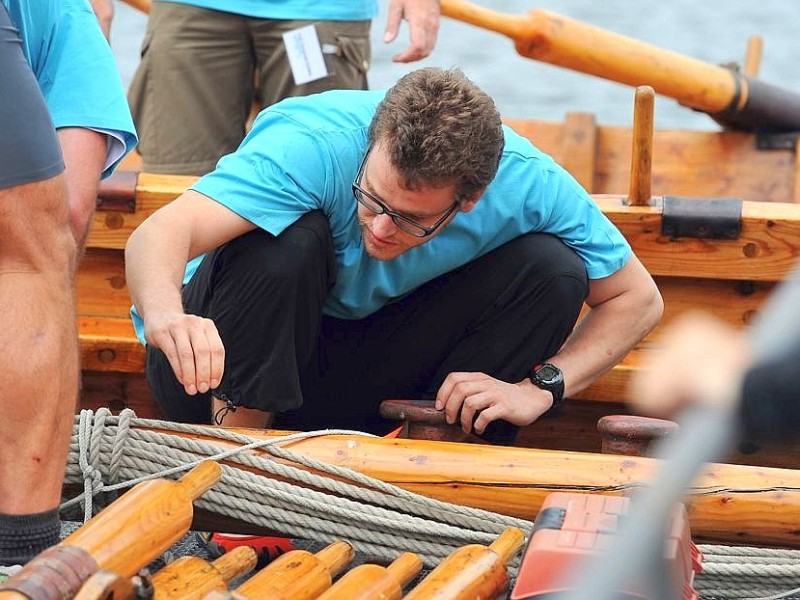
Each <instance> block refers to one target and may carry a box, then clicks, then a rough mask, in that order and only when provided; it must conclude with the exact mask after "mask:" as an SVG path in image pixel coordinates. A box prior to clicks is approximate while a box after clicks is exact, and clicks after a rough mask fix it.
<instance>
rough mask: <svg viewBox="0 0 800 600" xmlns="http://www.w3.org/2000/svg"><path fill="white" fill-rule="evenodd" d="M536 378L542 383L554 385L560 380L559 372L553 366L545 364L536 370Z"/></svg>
mask: <svg viewBox="0 0 800 600" xmlns="http://www.w3.org/2000/svg"><path fill="white" fill-rule="evenodd" d="M536 377H537V378H538V379H539V380H540V381H542V382H543V383H555V382H557V381H558V380H559V379H561V372H560V371H559V370H558V369H556V368H555V367H554V366H553V365H549V364H545V365H542V366H541V367H539V369H537V371H536Z"/></svg>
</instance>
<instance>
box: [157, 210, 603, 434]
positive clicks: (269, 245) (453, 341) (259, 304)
mask: <svg viewBox="0 0 800 600" xmlns="http://www.w3.org/2000/svg"><path fill="white" fill-rule="evenodd" d="M335 277H336V273H335V261H334V252H333V241H332V238H331V233H330V229H329V227H328V221H327V219H326V218H325V216H324V215H323V214H322V213H320V212H312V213H309V214H307V215H305V216H304V217H303V218H301V219H300V220H299V221H298V222H297V223H295V224H294V225H293V226H292V227H290V228H288V229H287V230H286V231H284V233H283V234H281V235H280V236H278V237H274V236H272V235H270V234H268V233H266V232H264V231H262V230H255V231H252V232H250V233H248V234H245V235H243V236H241V237H239V238H237V239H235V240H232V241H231V242H229V243H227V244H225V245H223V246H220V247H219V248H217V249H216V250H215V251H214V252H211V253H209V254H208V255H207V256H206V257H205V259H204V260H203V262H202V263H201V265H200V267H199V269H198V271H197V273H196V274H195V276H194V277H193V278H192V281H191V282H190V283H189V284H187V285H186V286H185V288H184V290H183V301H184V307H185V310H186V311H187V312H188V313H191V314H198V315H202V316H205V317H208V318H211V319H213V320H214V322H215V323H216V325H217V328H218V330H219V332H220V335H221V337H222V341H223V343H224V344H225V348H226V357H225V373H224V376H223V379H222V382H221V384H220V386H219V387H218V388H217V389H216V390H215V391H214V395H215V396H217V397H220V398H227V399H228V400H230V401H231V402H233V403H234V404H235V405H237V406H245V407H249V408H257V409H260V410H264V411H268V412H274V413H277V420H276V423H275V424H276V426H280V427H286V428H290V429H301V430H307V429H320V428H327V427H345V428H351V429H359V430H364V431H371V432H373V433H385V432H387V431H389V430H390V429H391V428H392V427H393V426H396V423H388V422H384V420H383V419H382V418H381V417H380V416H379V415H378V406H379V404H380V402H381V401H382V400H385V399H387V398H431V399H432V398H434V397H435V395H436V392H437V390H438V389H439V387H440V386H441V384H442V382H443V381H444V379H445V377H446V376H447V375H448V374H449V373H451V372H454V371H472V372H475V371H477V372H483V373H486V374H488V375H491V376H493V377H496V378H498V379H501V380H504V381H509V382H516V381H520V380H522V379H523V378H524V377H525V376H526V374H527V373H528V372H529V371H530V369H531V368H532V367H533V366H534V365H536V364H537V363H538V362H540V361H542V360H544V359H546V358H549V357H550V356H552V355H553V354H555V353H556V352H557V351H558V349H559V348H560V346H561V345H562V344H563V342H564V340H565V339H566V337H567V336H568V335H569V333H570V332H571V330H572V328H573V327H574V325H575V322H576V320H577V317H578V315H579V313H580V309H581V306H582V305H583V300H584V299H585V297H586V294H587V292H588V281H587V277H586V272H585V268H584V265H583V262H582V261H581V260H580V258H579V257H578V256H577V255H576V254H575V253H574V252H573V251H572V250H571V249H569V248H568V247H567V246H565V245H564V244H563V243H562V242H561V241H559V240H558V239H557V238H555V237H553V236H550V235H546V234H530V235H525V236H522V237H520V238H517V239H515V240H513V241H511V242H509V243H507V244H505V245H504V246H501V247H500V248H498V249H496V250H494V251H492V252H490V253H488V254H486V255H484V256H482V257H481V258H479V259H477V260H475V261H473V262H471V263H469V264H467V265H465V266H463V267H461V268H459V269H456V270H454V271H451V272H449V273H446V274H444V275H442V276H440V277H438V278H436V279H434V280H432V281H430V282H428V283H426V284H424V285H422V286H420V287H419V288H417V289H416V290H414V291H413V292H412V293H410V294H408V295H406V296H405V297H403V298H401V299H399V300H397V301H395V302H393V303H391V304H389V305H387V306H385V307H384V308H382V309H381V310H379V311H377V312H376V313H374V314H372V315H369V316H368V317H365V318H363V319H358V320H346V319H336V318H333V317H329V316H323V315H322V307H323V305H324V303H325V299H326V297H327V293H328V291H329V289H330V288H331V287H332V285H333V284H334V283H335ZM147 378H148V381H149V383H150V386H151V388H152V390H153V392H154V395H155V397H156V399H157V401H158V403H159V405H160V406H161V408H162V410H163V411H164V412H165V414H166V415H167V417H168V418H170V419H172V420H176V421H184V422H194V423H208V422H210V418H211V413H210V400H211V397H210V394H198V395H196V396H188V395H186V393H185V392H184V391H183V387H182V386H181V385H180V384H179V383H178V382H177V380H176V378H175V376H174V374H173V372H172V369H171V368H170V366H169V363H168V362H167V360H166V358H165V357H164V355H163V353H161V351H160V350H156V349H152V348H148V353H147ZM515 434H516V428H515V427H513V426H511V425H510V424H508V423H504V422H501V423H497V424H493V425H492V426H490V428H489V429H487V432H486V434H485V436H484V437H486V438H487V440H489V441H494V442H497V443H507V442H510V441H513V438H514V436H515Z"/></svg>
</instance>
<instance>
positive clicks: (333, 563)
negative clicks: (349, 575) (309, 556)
mask: <svg viewBox="0 0 800 600" xmlns="http://www.w3.org/2000/svg"><path fill="white" fill-rule="evenodd" d="M355 555H356V554H355V551H354V550H353V547H352V546H351V545H350V544H348V543H347V542H344V541H341V540H339V541H336V542H333V543H332V544H330V545H329V546H326V547H325V548H323V549H322V550H320V551H319V552H317V553H316V554H315V556H316V557H317V559H318V560H319V562H320V564H321V565H322V566H324V567H325V568H326V569H327V570H328V572H329V573H330V575H331V577H335V576H336V575H338V574H339V573H341V572H342V571H343V570H344V568H345V567H346V566H347V565H349V564H350V563H351V562H352V561H353V558H355Z"/></svg>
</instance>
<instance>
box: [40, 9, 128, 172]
mask: <svg viewBox="0 0 800 600" xmlns="http://www.w3.org/2000/svg"><path fill="white" fill-rule="evenodd" d="M46 42H47V43H46V44H43V45H42V46H41V51H42V52H46V54H45V55H44V60H43V61H41V60H40V61H32V62H33V63H34V64H36V66H37V72H36V75H37V79H38V81H39V85H40V87H41V88H42V94H43V95H44V97H45V101H46V102H47V105H48V108H49V109H50V114H51V116H52V118H53V124H54V125H55V126H56V128H60V127H83V128H88V129H95V130H98V131H100V132H103V133H106V134H109V161H108V163H107V164H106V168H105V170H104V171H103V177H106V176H108V175H110V174H111V172H112V171H113V169H114V167H116V165H117V164H118V163H119V161H120V160H122V158H123V157H124V156H125V154H127V153H128V152H130V151H131V150H132V149H133V147H134V146H135V145H136V142H137V138H136V130H135V129H134V126H133V120H132V118H131V113H130V109H129V108H128V103H127V100H126V98H125V91H124V88H123V85H122V79H121V77H120V74H119V70H118V69H117V65H116V62H115V60H114V56H113V54H112V53H111V48H110V47H109V46H108V42H107V41H106V39H105V37H103V33H102V31H101V30H100V26H99V24H98V23H97V18H96V17H95V15H94V13H93V12H92V9H91V6H90V5H89V3H88V2H87V1H86V0H63V2H62V8H61V13H60V14H59V16H58V21H57V22H56V23H54V24H53V26H52V27H51V28H50V30H49V33H48V39H47V40H46Z"/></svg>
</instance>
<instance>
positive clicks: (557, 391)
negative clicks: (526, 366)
mask: <svg viewBox="0 0 800 600" xmlns="http://www.w3.org/2000/svg"><path fill="white" fill-rule="evenodd" d="M528 378H529V379H530V380H531V383H532V384H533V385H535V386H536V387H538V388H539V389H542V390H547V391H548V392H550V393H551V394H553V406H551V407H550V409H549V410H554V409H556V408H558V407H559V406H561V405H562V404H564V374H563V373H562V372H561V369H559V368H558V367H557V366H555V365H551V364H550V363H544V364H541V365H536V366H535V367H534V368H533V370H532V371H531V374H530V375H529V376H528Z"/></svg>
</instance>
